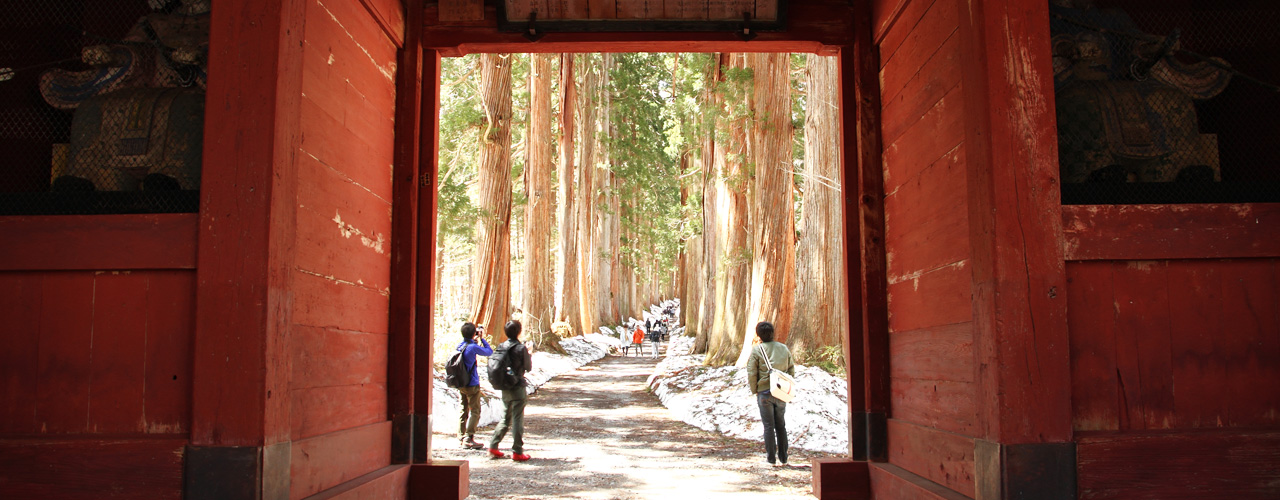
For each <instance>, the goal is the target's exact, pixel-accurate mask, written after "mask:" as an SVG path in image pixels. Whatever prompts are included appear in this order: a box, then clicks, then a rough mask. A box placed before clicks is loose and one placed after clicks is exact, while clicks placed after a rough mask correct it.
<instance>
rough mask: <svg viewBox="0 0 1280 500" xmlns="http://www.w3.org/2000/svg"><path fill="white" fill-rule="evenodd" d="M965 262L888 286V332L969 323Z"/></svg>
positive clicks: (969, 297)
mask: <svg viewBox="0 0 1280 500" xmlns="http://www.w3.org/2000/svg"><path fill="white" fill-rule="evenodd" d="M972 279H973V274H972V272H971V271H970V270H969V264H968V261H962V262H957V263H955V264H950V265H946V266H942V267H939V268H937V269H932V270H929V271H927V272H924V273H921V274H920V275H918V276H910V277H907V278H903V279H902V281H899V282H897V283H892V282H891V283H889V331H890V332H905V331H910V330H917V329H920V328H929V327H935V326H942V325H951V324H955V323H964V322H968V321H970V320H972V318H973V308H972V303H973V302H972V298H973V297H972V295H971V293H972V292H971V291H970V283H972Z"/></svg>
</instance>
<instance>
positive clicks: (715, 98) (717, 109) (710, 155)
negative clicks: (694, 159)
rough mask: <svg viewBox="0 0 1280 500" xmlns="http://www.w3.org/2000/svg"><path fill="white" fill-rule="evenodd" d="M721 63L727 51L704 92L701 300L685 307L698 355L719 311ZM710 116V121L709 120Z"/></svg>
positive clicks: (718, 57)
mask: <svg viewBox="0 0 1280 500" xmlns="http://www.w3.org/2000/svg"><path fill="white" fill-rule="evenodd" d="M722 64H727V59H725V55H724V54H714V55H713V56H712V58H711V62H710V64H708V66H707V75H706V84H705V85H706V87H705V88H704V89H703V93H702V110H703V113H702V114H703V115H704V118H703V120H704V122H703V125H704V126H705V128H706V130H705V131H704V132H703V133H702V137H701V138H700V141H701V142H700V143H699V147H700V151H699V161H700V162H701V165H702V176H701V180H702V189H701V195H702V236H701V239H702V242H701V243H702V248H701V252H700V253H701V257H702V258H701V260H700V262H699V263H698V269H697V275H696V276H695V277H694V278H693V279H696V280H699V281H700V283H699V288H700V292H701V293H700V294H699V300H698V302H697V303H695V304H688V305H685V306H684V307H685V308H686V309H689V310H695V311H696V312H695V313H693V316H694V318H693V319H691V320H690V321H689V323H687V324H688V325H691V326H692V327H693V328H694V331H695V332H696V335H697V338H696V340H695V341H694V344H693V352H694V353H695V354H704V353H706V352H707V348H708V346H709V345H710V342H711V327H712V325H713V323H714V319H715V311H716V269H717V267H716V262H717V260H718V259H719V258H720V254H719V252H718V251H717V249H718V248H719V244H720V241H719V235H718V232H719V231H718V227H719V219H720V217H719V213H720V212H719V206H718V204H719V196H718V194H719V192H720V183H721V182H722V181H723V179H721V177H722V176H721V174H720V172H719V170H717V168H718V167H719V165H717V163H716V149H717V148H716V143H717V142H718V141H716V133H717V132H718V131H719V130H720V129H719V127H720V120H719V119H716V118H715V117H716V116H717V115H719V114H722V113H723V110H722V109H721V104H720V95H719V92H718V91H717V86H718V85H721V80H722V79H723V76H722V74H721V67H722ZM706 117H711V119H710V123H708V122H707V120H708V118H706Z"/></svg>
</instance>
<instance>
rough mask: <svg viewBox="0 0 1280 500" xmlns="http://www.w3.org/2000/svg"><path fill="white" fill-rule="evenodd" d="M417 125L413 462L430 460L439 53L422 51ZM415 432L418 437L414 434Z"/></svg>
mask: <svg viewBox="0 0 1280 500" xmlns="http://www.w3.org/2000/svg"><path fill="white" fill-rule="evenodd" d="M421 74H422V83H423V91H422V94H421V100H420V101H421V102H420V106H421V111H420V112H419V118H420V120H421V125H420V126H419V130H420V133H419V134H418V172H419V174H418V183H417V189H418V226H417V235H418V255H417V261H418V264H417V268H418V270H419V271H420V272H418V275H417V278H416V283H415V285H414V287H415V289H416V292H415V297H414V301H415V302H414V324H413V336H414V365H415V368H414V385H413V391H414V396H413V413H414V414H415V415H416V416H417V417H415V420H414V428H415V432H414V435H415V437H416V438H421V439H415V442H414V450H413V462H414V463H423V462H426V461H428V460H429V457H430V455H431V452H430V437H431V436H430V432H431V431H430V423H429V421H427V420H424V419H423V418H421V417H426V416H428V415H430V414H431V399H432V398H431V382H432V380H431V373H432V367H431V359H432V352H431V349H432V339H433V338H434V337H433V336H434V333H435V332H434V331H433V330H434V326H433V319H434V318H435V299H436V284H435V278H436V276H435V268H436V253H435V252H436V206H437V199H436V192H437V190H436V183H438V182H439V165H438V163H439V156H440V52H439V51H435V50H429V49H424V50H423V51H422V70H421ZM418 430H421V431H422V432H421V433H419V432H418Z"/></svg>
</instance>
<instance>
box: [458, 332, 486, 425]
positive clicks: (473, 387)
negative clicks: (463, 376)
mask: <svg viewBox="0 0 1280 500" xmlns="http://www.w3.org/2000/svg"><path fill="white" fill-rule="evenodd" d="M477 332H478V333H479V334H480V342H479V343H477V342H476V333H477ZM457 351H458V352H461V353H462V362H463V363H464V364H465V365H466V366H467V367H468V368H467V373H468V374H470V375H471V379H470V382H467V385H466V386H463V387H459V388H458V393H459V394H460V395H461V396H462V416H460V417H458V440H459V441H461V442H462V447H463V448H470V449H473V450H481V449H484V445H482V444H480V443H477V442H476V424H477V423H479V422H480V409H481V407H480V375H478V374H477V373H476V356H489V355H490V354H493V349H492V348H490V347H489V343H488V342H486V341H485V340H484V326H483V325H481V326H476V324H475V323H472V322H470V321H468V322H466V323H463V324H462V343H461V344H458V349H457Z"/></svg>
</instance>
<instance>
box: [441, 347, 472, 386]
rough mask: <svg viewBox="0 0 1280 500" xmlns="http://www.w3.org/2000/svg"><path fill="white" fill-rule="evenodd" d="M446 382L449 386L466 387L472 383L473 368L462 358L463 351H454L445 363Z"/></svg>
mask: <svg viewBox="0 0 1280 500" xmlns="http://www.w3.org/2000/svg"><path fill="white" fill-rule="evenodd" d="M444 383H445V384H446V385H448V386H449V387H465V386H466V385H467V384H470V383H471V369H470V368H468V367H467V362H466V361H464V360H463V359H462V351H458V352H456V353H454V355H453V356H450V357H449V362H448V363H445V364H444Z"/></svg>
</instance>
